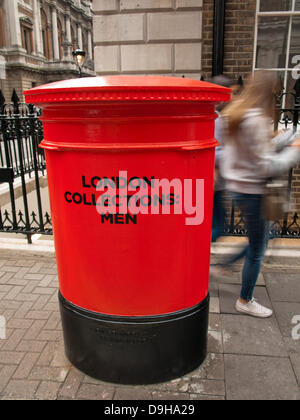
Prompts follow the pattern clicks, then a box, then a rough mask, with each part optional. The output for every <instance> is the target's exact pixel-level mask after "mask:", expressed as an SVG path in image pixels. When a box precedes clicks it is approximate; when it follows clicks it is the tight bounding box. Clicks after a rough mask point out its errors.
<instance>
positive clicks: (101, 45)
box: [93, 0, 203, 79]
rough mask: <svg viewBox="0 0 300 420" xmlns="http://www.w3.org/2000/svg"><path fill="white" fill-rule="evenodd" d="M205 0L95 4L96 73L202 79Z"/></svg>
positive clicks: (109, 0) (114, 0)
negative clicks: (161, 75) (183, 76)
mask: <svg viewBox="0 0 300 420" xmlns="http://www.w3.org/2000/svg"><path fill="white" fill-rule="evenodd" d="M202 3H203V2H202V0H159V1H157V0H95V1H94V3H93V8H94V13H95V16H94V46H95V50H94V52H95V70H96V72H97V73H98V74H121V73H124V74H165V75H177V76H182V75H185V76H186V77H190V78H196V79H199V78H200V76H201V56H202Z"/></svg>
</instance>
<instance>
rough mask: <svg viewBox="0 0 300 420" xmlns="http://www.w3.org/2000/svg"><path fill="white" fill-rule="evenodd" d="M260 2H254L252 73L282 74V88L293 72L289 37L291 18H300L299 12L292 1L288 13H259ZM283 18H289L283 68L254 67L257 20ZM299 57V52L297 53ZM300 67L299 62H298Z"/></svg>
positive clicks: (290, 33)
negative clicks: (265, 71)
mask: <svg viewBox="0 0 300 420" xmlns="http://www.w3.org/2000/svg"><path fill="white" fill-rule="evenodd" d="M260 2H261V0H256V15H255V31H254V52H253V67H252V71H253V72H255V71H257V70H269V71H276V72H284V81H283V83H284V88H285V89H286V87H287V82H288V74H289V72H292V71H295V67H294V68H290V67H289V62H290V48H291V36H292V26H293V17H295V16H299V17H300V10H295V6H296V0H292V7H291V10H288V11H276V12H261V11H260ZM268 16H270V17H276V16H277V17H284V16H287V17H288V18H289V28H288V40H287V49H286V59H285V67H284V68H279V67H276V68H261V67H256V60H257V49H258V48H257V47H258V45H257V41H258V26H259V25H258V20H259V18H260V17H268ZM299 55H300V51H299ZM299 65H300V62H299ZM299 77H300V66H299Z"/></svg>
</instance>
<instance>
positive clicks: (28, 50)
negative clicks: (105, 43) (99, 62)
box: [0, 0, 94, 100]
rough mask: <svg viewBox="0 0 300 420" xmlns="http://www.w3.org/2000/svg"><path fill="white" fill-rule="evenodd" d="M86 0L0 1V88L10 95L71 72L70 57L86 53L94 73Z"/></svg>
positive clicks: (87, 67)
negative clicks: (80, 51) (76, 53)
mask: <svg viewBox="0 0 300 420" xmlns="http://www.w3.org/2000/svg"><path fill="white" fill-rule="evenodd" d="M92 23H93V22H92V3H91V1H90V0H0V88H1V90H2V92H3V94H4V96H5V98H6V100H10V96H11V93H12V90H13V89H14V88H15V89H16V91H17V93H18V95H19V96H20V97H22V93H23V91H24V90H26V89H30V88H32V87H34V86H37V85H40V84H44V83H48V82H52V81H56V80H61V79H68V78H73V77H77V74H78V71H77V68H76V64H75V63H74V60H73V57H72V51H73V50H75V49H76V48H79V49H82V50H84V51H85V52H86V57H87V60H86V64H85V67H84V69H83V73H84V74H85V75H94V71H93V68H94V66H93V48H92V43H93V40H92Z"/></svg>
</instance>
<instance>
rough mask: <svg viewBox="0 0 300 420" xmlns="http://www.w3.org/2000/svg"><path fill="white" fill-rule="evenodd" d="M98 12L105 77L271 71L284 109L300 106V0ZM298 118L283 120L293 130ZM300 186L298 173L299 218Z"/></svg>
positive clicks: (196, 2) (100, 67) (104, 2)
mask: <svg viewBox="0 0 300 420" xmlns="http://www.w3.org/2000/svg"><path fill="white" fill-rule="evenodd" d="M93 12H94V24H93V28H94V55H95V71H96V73H97V74H99V75H105V74H161V75H167V76H177V77H181V76H185V77H188V78H192V79H198V80H199V79H200V78H204V79H205V80H208V79H209V78H211V77H212V76H213V75H217V74H221V73H223V74H225V75H227V76H229V77H231V78H233V79H235V80H238V78H239V77H240V76H242V77H243V78H245V77H247V76H248V75H249V74H251V73H252V72H253V71H255V70H258V69H268V70H271V71H274V72H277V73H278V74H280V75H281V78H282V81H283V84H284V88H285V90H286V91H289V92H291V93H290V94H289V95H284V96H283V101H282V108H289V107H294V109H296V107H297V106H299V105H297V101H300V100H299V98H300V81H299V77H300V0H94V1H93ZM297 80H298V83H297ZM295 89H296V90H297V89H298V90H297V93H298V99H297V98H296V96H295V92H296V90H295ZM295 104H296V107H295ZM296 112H297V111H296ZM295 115H296V114H295V113H294V115H293V114H292V113H291V112H285V113H282V114H281V116H284V117H285V118H287V120H288V122H289V123H290V124H292V122H293V118H294V116H295ZM297 115H298V114H297ZM297 118H298V117H297ZM287 120H286V121H287ZM279 128H284V124H283V125H281V126H279ZM298 128H299V124H298ZM299 187H300V169H299V167H298V168H295V169H294V172H293V182H292V188H293V196H294V199H295V201H296V207H297V210H298V212H299V211H300V188H299Z"/></svg>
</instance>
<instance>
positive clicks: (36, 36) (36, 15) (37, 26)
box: [33, 0, 43, 55]
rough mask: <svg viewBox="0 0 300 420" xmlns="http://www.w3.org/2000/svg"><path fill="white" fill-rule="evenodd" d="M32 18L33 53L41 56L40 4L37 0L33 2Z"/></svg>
mask: <svg viewBox="0 0 300 420" xmlns="http://www.w3.org/2000/svg"><path fill="white" fill-rule="evenodd" d="M33 17H34V19H33V20H34V22H33V30H34V39H35V45H36V48H35V51H36V53H37V54H40V55H43V41H42V23H41V12H40V2H39V1H38V0H33Z"/></svg>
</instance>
